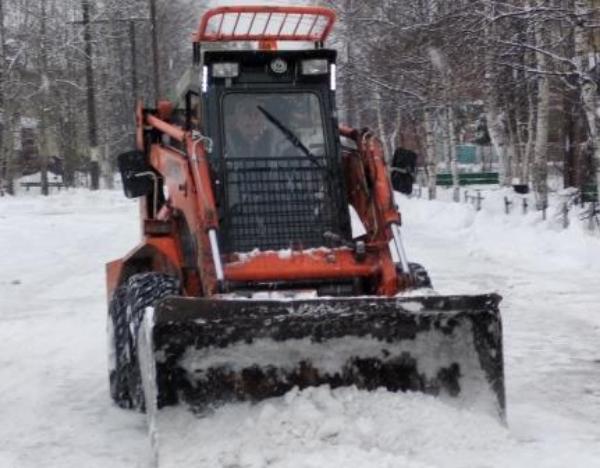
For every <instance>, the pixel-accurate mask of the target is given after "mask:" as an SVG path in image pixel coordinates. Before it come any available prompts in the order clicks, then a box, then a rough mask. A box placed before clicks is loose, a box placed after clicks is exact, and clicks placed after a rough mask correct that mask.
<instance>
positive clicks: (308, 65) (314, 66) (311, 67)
mask: <svg viewBox="0 0 600 468" xmlns="http://www.w3.org/2000/svg"><path fill="white" fill-rule="evenodd" d="M301 67H302V74H303V75H325V74H326V73H327V72H328V70H329V62H328V61H327V60H326V59H310V60H302V65H301Z"/></svg>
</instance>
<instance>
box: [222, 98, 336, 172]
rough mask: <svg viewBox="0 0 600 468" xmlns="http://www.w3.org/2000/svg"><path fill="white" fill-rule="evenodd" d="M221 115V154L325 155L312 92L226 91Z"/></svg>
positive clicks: (323, 139)
mask: <svg viewBox="0 0 600 468" xmlns="http://www.w3.org/2000/svg"><path fill="white" fill-rule="evenodd" d="M223 116H224V124H225V125H224V128H225V145H224V154H225V158H228V159H231V158H279V157H308V158H309V159H312V160H313V161H314V160H316V158H317V157H319V158H321V157H323V156H325V138H324V132H323V121H322V118H321V106H320V101H319V98H318V97H317V95H315V94H313V93H275V94H273V93H271V94H267V93H230V94H227V95H226V96H225V98H224V102H223Z"/></svg>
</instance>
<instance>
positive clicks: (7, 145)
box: [0, 0, 14, 195]
mask: <svg viewBox="0 0 600 468" xmlns="http://www.w3.org/2000/svg"><path fill="white" fill-rule="evenodd" d="M7 79H8V76H7V70H6V31H5V28H4V5H3V0H0V116H2V125H1V126H0V195H3V194H4V191H5V190H6V191H7V192H8V193H9V194H11V195H12V194H14V182H13V171H12V157H13V151H14V144H13V125H12V123H13V122H12V120H13V119H12V111H11V105H10V103H11V99H10V97H9V96H8V93H7V89H6V81H7Z"/></svg>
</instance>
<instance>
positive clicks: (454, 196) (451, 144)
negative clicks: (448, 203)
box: [446, 105, 460, 202]
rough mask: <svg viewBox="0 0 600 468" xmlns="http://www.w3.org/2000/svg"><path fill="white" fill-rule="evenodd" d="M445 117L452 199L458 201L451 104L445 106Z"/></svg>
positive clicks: (454, 131) (454, 134) (458, 190)
mask: <svg viewBox="0 0 600 468" xmlns="http://www.w3.org/2000/svg"><path fill="white" fill-rule="evenodd" d="M446 117H447V121H448V155H449V157H450V172H451V173H452V190H453V193H452V199H453V200H454V201H455V202H458V201H460V181H459V177H458V155H457V153H456V145H457V140H456V124H455V121H454V109H452V105H448V106H446Z"/></svg>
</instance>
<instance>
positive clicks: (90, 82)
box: [81, 0, 100, 190]
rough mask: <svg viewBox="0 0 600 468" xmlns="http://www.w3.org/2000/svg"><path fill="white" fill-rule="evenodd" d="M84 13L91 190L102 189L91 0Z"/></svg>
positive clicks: (83, 1)
mask: <svg viewBox="0 0 600 468" xmlns="http://www.w3.org/2000/svg"><path fill="white" fill-rule="evenodd" d="M81 10H82V12H83V27H84V29H83V42H84V47H85V49H84V50H85V78H86V87H87V117H88V143H89V145H90V179H91V181H90V189H91V190H98V189H99V188H100V164H99V161H98V155H99V151H98V129H97V126H96V96H95V84H94V68H93V58H92V34H91V31H90V4H89V0H81Z"/></svg>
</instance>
